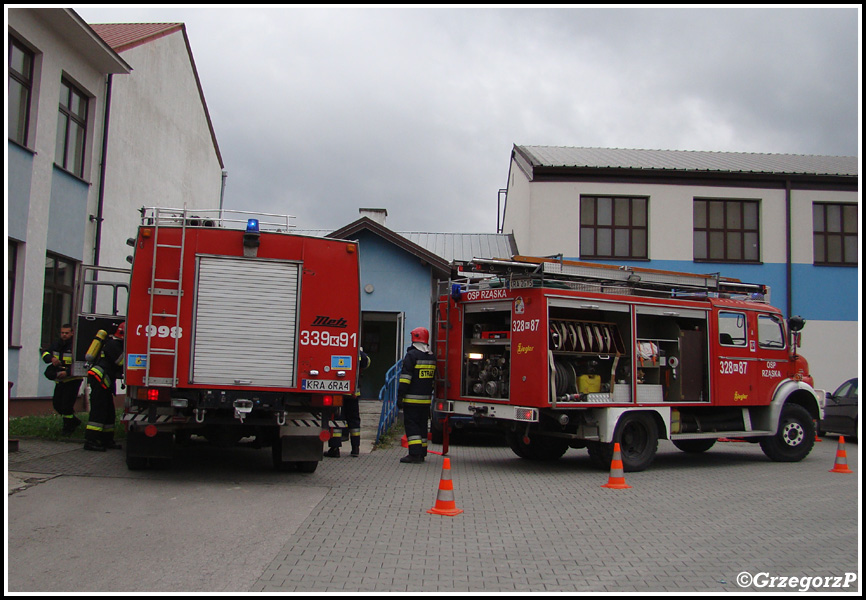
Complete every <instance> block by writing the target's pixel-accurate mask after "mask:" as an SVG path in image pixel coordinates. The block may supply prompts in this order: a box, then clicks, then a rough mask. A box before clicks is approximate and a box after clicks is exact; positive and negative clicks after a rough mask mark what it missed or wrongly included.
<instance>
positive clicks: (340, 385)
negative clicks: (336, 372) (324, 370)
mask: <svg viewBox="0 0 866 600" xmlns="http://www.w3.org/2000/svg"><path fill="white" fill-rule="evenodd" d="M301 387H302V389H305V390H313V391H317V392H348V391H349V382H348V381H346V380H341V381H337V380H334V379H302V380H301Z"/></svg>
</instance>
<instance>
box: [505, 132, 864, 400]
mask: <svg viewBox="0 0 866 600" xmlns="http://www.w3.org/2000/svg"><path fill="white" fill-rule="evenodd" d="M858 183H859V177H858V172H857V158H856V157H832V156H799V155H781V154H745V153H729V152H682V151H665V150H623V149H605V148H565V147H542V146H515V147H514V149H513V151H512V153H511V165H510V170H509V176H508V186H507V197H506V203H505V212H504V216H503V224H504V225H503V230H504V231H506V232H513V233H514V238H515V241H516V243H517V245H518V247H519V248H520V250H521V253H522V254H527V255H533V256H547V255H561V256H562V257H563V258H566V259H571V260H584V261H597V262H602V263H606V264H622V265H631V266H641V267H648V268H655V269H663V270H671V271H685V272H691V273H720V274H721V275H722V276H725V277H735V278H738V279H740V280H742V281H745V282H751V283H765V284H768V285H770V287H771V290H772V294H771V303H772V304H774V305H775V306H778V307H779V308H781V309H782V310H783V312H785V313H786V315H787V316H792V315H800V316H802V317H803V318H805V319H806V320H807V326H806V329H805V330H804V332H803V340H804V345H803V348H802V354H803V356H805V357H806V358H807V359H808V360H809V365H810V367H811V371H812V375H813V376H814V378H815V385H816V386H817V387H821V388H828V389H835V387H836V386H837V385H838V384H840V383H842V382H843V381H845V380H846V379H849V378H850V377H853V376H855V375H856V374H857V372H858V367H859V365H860V360H859V358H858V354H859V348H860V347H859V343H858V331H859V323H858V306H859V285H858V271H859V268H858V267H859V257H858V234H859V231H858V228H859V214H858V213H859V196H858Z"/></svg>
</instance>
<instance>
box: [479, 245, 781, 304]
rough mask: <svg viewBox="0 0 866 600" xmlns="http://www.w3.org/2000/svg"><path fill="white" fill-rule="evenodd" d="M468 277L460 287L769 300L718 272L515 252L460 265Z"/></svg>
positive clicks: (761, 289)
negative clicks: (493, 280)
mask: <svg viewBox="0 0 866 600" xmlns="http://www.w3.org/2000/svg"><path fill="white" fill-rule="evenodd" d="M464 269H465V270H464V271H463V273H465V274H466V275H467V276H470V279H468V280H466V281H467V282H468V285H466V288H465V289H470V288H483V287H486V286H488V285H490V284H489V283H487V282H485V281H484V280H483V279H480V278H481V277H483V276H484V275H487V276H488V277H490V276H492V277H498V278H499V279H498V280H499V281H502V280H507V282H508V286H509V287H535V286H539V285H540V286H548V287H561V288H568V289H574V290H578V291H586V292H597V293H606V294H625V295H649V296H658V297H668V298H706V297H719V298H722V297H723V298H735V299H743V300H746V299H748V300H753V301H758V302H769V300H770V298H769V295H770V289H769V287H768V286H766V285H761V284H754V283H743V282H741V281H740V280H739V279H733V278H729V277H722V276H721V275H720V274H719V273H711V274H707V275H697V274H694V273H683V272H677V271H661V270H656V269H647V268H641V267H626V266H613V265H604V264H597V263H587V262H579V261H571V260H562V259H552V258H548V257H530V256H514V257H512V258H511V260H504V259H478V258H476V259H473V260H472V261H471V262H470V263H468V264H467V265H466V266H465V267H464Z"/></svg>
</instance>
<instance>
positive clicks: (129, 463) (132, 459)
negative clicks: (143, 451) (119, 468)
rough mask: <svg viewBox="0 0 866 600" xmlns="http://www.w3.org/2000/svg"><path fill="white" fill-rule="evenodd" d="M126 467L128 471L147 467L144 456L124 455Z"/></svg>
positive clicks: (141, 469)
mask: <svg viewBox="0 0 866 600" xmlns="http://www.w3.org/2000/svg"><path fill="white" fill-rule="evenodd" d="M126 468H127V469H129V470H130V471H143V470H144V469H146V468H147V457H146V456H130V455H129V453H127V455H126Z"/></svg>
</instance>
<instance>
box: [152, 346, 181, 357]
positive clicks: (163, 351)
mask: <svg viewBox="0 0 866 600" xmlns="http://www.w3.org/2000/svg"><path fill="white" fill-rule="evenodd" d="M150 353H151V354H162V355H165V356H173V355H175V354H177V352H175V351H174V350H172V349H170V348H151V349H150Z"/></svg>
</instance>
